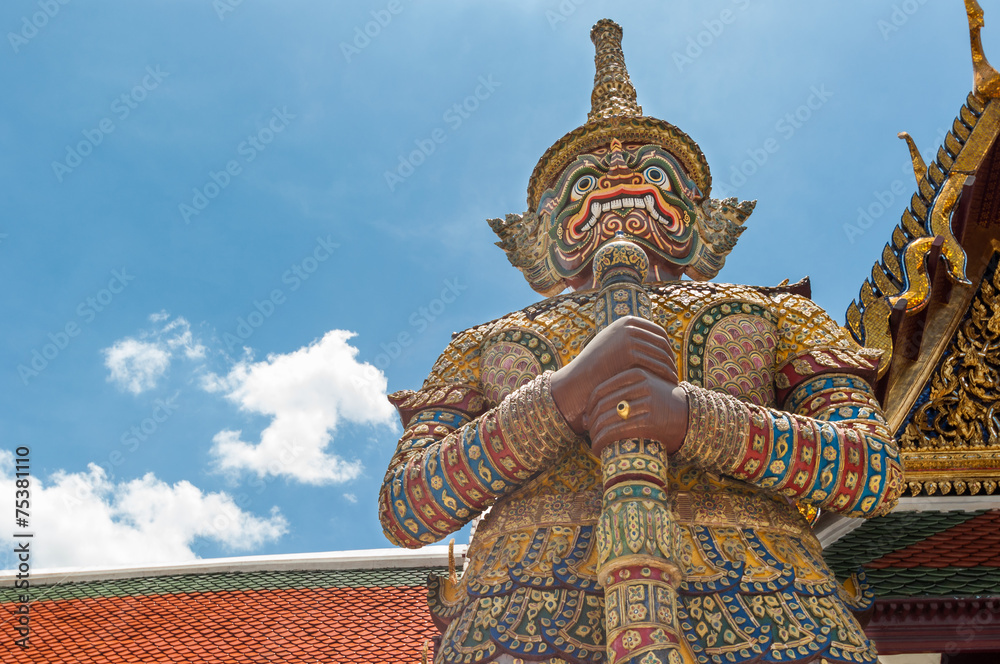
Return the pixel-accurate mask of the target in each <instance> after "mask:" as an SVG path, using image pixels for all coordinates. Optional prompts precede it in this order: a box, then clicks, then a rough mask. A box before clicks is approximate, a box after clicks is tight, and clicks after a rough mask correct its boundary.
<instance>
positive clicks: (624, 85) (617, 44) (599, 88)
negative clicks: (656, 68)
mask: <svg viewBox="0 0 1000 664" xmlns="http://www.w3.org/2000/svg"><path fill="white" fill-rule="evenodd" d="M590 40H591V41H592V42H594V46H595V47H596V48H597V53H596V55H594V64H595V65H596V66H597V73H595V74H594V92H593V94H591V95H590V113H589V114H588V115H587V122H592V121H594V120H603V119H605V118H612V117H637V116H640V115H642V107H641V106H639V104H637V103H636V100H635V88H634V87H633V86H632V81H630V80H629V77H628V69H626V68H625V54H624V53H623V52H622V27H621V26H620V25H618V24H617V23H615V22H614V21H612V20H611V19H608V18H602V19H601V20H600V21H598V22H597V24H596V25H594V27H593V28H592V29H591V31H590Z"/></svg>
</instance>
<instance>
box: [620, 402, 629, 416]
mask: <svg viewBox="0 0 1000 664" xmlns="http://www.w3.org/2000/svg"><path fill="white" fill-rule="evenodd" d="M628 411H629V405H628V401H625V400H624V399H622V400H621V401H619V402H618V416H619V417H621V418H622V419H623V420H627V419H628Z"/></svg>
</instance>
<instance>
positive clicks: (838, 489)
mask: <svg viewBox="0 0 1000 664" xmlns="http://www.w3.org/2000/svg"><path fill="white" fill-rule="evenodd" d="M777 313H778V321H779V334H780V335H781V340H780V341H779V352H778V358H779V361H778V366H777V367H776V374H775V375H776V380H775V384H776V387H777V395H778V403H780V404H783V408H784V410H783V411H782V410H774V409H769V408H763V407H760V406H756V405H752V404H746V403H743V402H741V401H739V400H737V399H735V398H733V397H731V396H729V395H728V394H720V393H718V392H712V391H709V390H704V389H701V388H698V387H692V386H688V387H686V391H687V392H688V411H689V417H688V432H687V435H686V437H685V441H684V444H683V445H682V446H681V449H680V450H679V451H678V453H677V455H676V456H675V458H677V460H678V461H680V462H685V461H690V462H692V463H696V464H698V465H700V466H702V467H705V468H707V469H711V470H714V471H716V472H720V473H723V474H725V475H729V476H731V477H735V478H737V479H740V480H744V481H747V482H751V483H753V484H756V485H758V486H761V487H765V488H768V489H770V490H772V491H776V492H779V493H782V494H784V495H786V496H788V497H790V498H794V499H796V500H799V501H803V502H807V503H811V504H814V505H816V506H818V507H822V508H825V509H829V510H832V511H835V512H840V513H842V514H845V515H847V516H861V517H869V516H876V515H879V514H883V513H885V512H888V511H889V510H890V509H892V507H893V506H894V505H895V504H896V501H897V500H898V498H899V495H900V493H901V492H902V490H903V474H902V466H901V464H900V459H899V452H898V449H897V445H896V441H895V439H894V438H893V436H892V433H891V432H890V431H889V429H888V426H887V424H886V421H885V417H884V415H883V413H882V409H881V407H880V406H879V403H878V401H877V399H876V398H875V395H874V393H873V390H872V388H871V384H870V383H871V381H872V380H873V378H874V370H875V364H876V362H875V361H874V360H873V359H871V357H870V356H867V355H865V354H864V353H863V352H861V349H860V348H859V347H858V346H857V345H856V344H854V343H853V341H851V340H850V339H848V338H847V337H846V334H845V333H844V332H843V330H841V328H840V327H839V326H837V325H836V324H835V323H834V322H833V321H832V320H830V319H829V317H828V316H827V315H826V314H825V313H824V312H822V310H820V309H819V307H816V305H814V304H812V303H811V302H809V301H808V300H805V299H804V298H798V297H797V296H788V297H786V298H783V299H781V300H779V307H778V311H777Z"/></svg>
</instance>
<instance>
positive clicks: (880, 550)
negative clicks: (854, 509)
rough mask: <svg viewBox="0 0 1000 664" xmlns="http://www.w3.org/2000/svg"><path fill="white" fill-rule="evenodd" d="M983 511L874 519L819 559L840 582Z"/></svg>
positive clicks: (840, 541)
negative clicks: (865, 566) (859, 569)
mask: <svg viewBox="0 0 1000 664" xmlns="http://www.w3.org/2000/svg"><path fill="white" fill-rule="evenodd" d="M986 511H987V510H979V511H975V512H896V513H893V514H887V515H886V516H880V517H875V518H874V519H869V520H868V521H866V522H865V523H864V524H863V525H862V526H861V527H860V528H857V529H855V530H853V531H851V532H850V533H848V534H847V535H845V536H844V537H842V538H841V539H839V540H837V541H836V542H834V543H833V544H831V545H830V546H829V547H828V548H827V549H826V550H825V551H824V552H823V557H824V558H825V559H826V562H827V564H828V565H829V566H830V569H832V570H833V572H834V574H836V575H837V577H838V578H840V579H844V578H847V577H848V576H850V575H851V574H852V573H853V572H855V571H856V570H857V569H858V568H859V567H861V566H862V565H864V564H865V563H869V562H871V561H873V560H877V559H878V558H881V557H882V556H885V555H888V554H890V553H893V552H894V551H898V550H900V549H903V548H905V547H907V546H910V545H911V544H914V543H916V542H920V541H922V540H925V539H927V538H928V537H930V536H932V535H936V534H937V533H940V532H943V531H945V530H948V529H949V528H952V527H954V526H957V525H958V524H960V523H965V522H966V521H968V520H969V519H972V518H974V517H977V516H979V515H980V514H984V513H985V512H986ZM870 576H871V573H870V572H869V577H870Z"/></svg>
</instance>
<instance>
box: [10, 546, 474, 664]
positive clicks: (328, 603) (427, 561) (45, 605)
mask: <svg viewBox="0 0 1000 664" xmlns="http://www.w3.org/2000/svg"><path fill="white" fill-rule="evenodd" d="M462 556H464V550H463V551H461V552H459V561H460V562H461V559H462V558H461V557H462ZM429 573H438V574H447V573H448V555H447V547H427V548H425V549H423V550H421V551H418V552H411V551H400V550H395V549H376V550H372V551H361V552H343V553H332V554H311V555H309V556H271V557H264V556H254V557H247V558H233V559H222V560H218V561H211V562H206V561H197V562H195V563H190V564H186V565H173V566H170V567H168V568H164V567H159V568H133V569H130V570H122V569H105V570H72V571H59V572H50V573H46V574H39V575H35V574H33V575H32V577H31V581H32V586H31V589H30V593H31V598H32V601H31V604H30V625H31V636H30V642H29V645H30V647H29V648H28V649H27V650H23V649H21V648H18V647H9V648H6V647H5V648H4V649H3V654H2V655H0V661H3V662H94V663H95V664H96V663H97V662H101V663H111V662H153V661H156V662H161V661H163V662H193V661H197V662H208V663H211V662H234V661H280V662H293V663H294V662H319V661H336V662H376V661H377V662H400V663H407V664H416V663H417V662H419V661H420V657H421V653H422V649H423V646H424V643H425V642H426V641H427V640H428V639H433V638H434V637H436V636H437V634H438V631H437V629H436V628H435V627H434V625H433V623H432V622H431V616H430V613H429V612H428V610H427V586H426V584H427V576H428V574H429ZM3 577H4V578H0V583H2V585H3V586H4V587H3V589H2V590H0V612H2V613H0V619H2V620H3V624H4V629H3V630H2V632H3V638H4V640H5V641H7V643H9V644H10V643H13V641H14V640H15V639H16V638H18V637H17V636H15V635H14V630H13V626H14V624H15V623H16V614H15V611H16V610H17V607H18V604H17V600H18V597H17V594H18V593H19V592H21V591H18V590H15V589H13V588H11V585H12V584H11V582H10V581H11V579H10V577H12V574H10V573H6V574H4V575H3Z"/></svg>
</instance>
